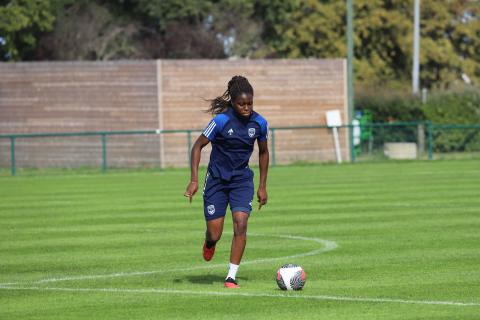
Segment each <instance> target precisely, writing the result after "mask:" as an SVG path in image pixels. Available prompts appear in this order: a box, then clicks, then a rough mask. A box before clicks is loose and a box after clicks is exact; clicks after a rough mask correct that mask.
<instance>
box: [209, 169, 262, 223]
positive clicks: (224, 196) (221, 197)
mask: <svg viewBox="0 0 480 320" xmlns="http://www.w3.org/2000/svg"><path fill="white" fill-rule="evenodd" d="M252 200H253V171H251V170H249V174H248V175H245V176H241V177H233V178H232V180H231V181H225V180H222V179H220V178H214V177H212V176H211V174H210V173H207V175H206V176H205V184H204V187H203V213H204V215H205V220H207V221H208V220H213V219H217V218H221V217H224V216H225V214H226V213H227V205H230V211H231V212H232V213H233V212H237V211H243V212H246V213H248V214H250V212H251V211H252Z"/></svg>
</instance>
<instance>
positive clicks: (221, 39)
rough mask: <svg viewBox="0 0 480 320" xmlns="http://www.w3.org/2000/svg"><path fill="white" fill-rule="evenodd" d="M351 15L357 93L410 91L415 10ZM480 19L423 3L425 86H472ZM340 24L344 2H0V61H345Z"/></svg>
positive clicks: (388, 6) (473, 5) (373, 8)
mask: <svg viewBox="0 0 480 320" xmlns="http://www.w3.org/2000/svg"><path fill="white" fill-rule="evenodd" d="M354 10H355V19H354V24H355V36H354V37H355V39H354V40H355V62H354V63H355V75H356V81H357V84H360V85H368V86H373V87H379V86H385V85H388V86H389V87H396V88H403V89H405V88H407V87H408V84H409V79H410V73H411V65H412V35H413V0H406V1H391V0H355V1H354ZM479 13H480V6H479V5H478V1H469V0H447V1H445V0H422V1H421V37H422V41H421V83H422V86H424V87H427V88H441V89H444V88H451V87H454V86H456V85H458V84H462V83H463V82H464V80H462V77H463V79H465V77H468V79H470V81H471V82H473V83H475V84H478V83H479V80H480V53H479V52H480V19H479ZM345 15H346V5H345V1H343V0H110V1H106V0H105V1H101V0H78V1H73V0H28V1H27V0H10V1H7V0H0V59H2V60H112V59H156V58H180V59H181V58H210V59H211V58H229V57H250V58H308V57H315V58H331V57H345V55H346V41H345V30H346V27H345V25H346V17H345ZM467 81H468V80H467Z"/></svg>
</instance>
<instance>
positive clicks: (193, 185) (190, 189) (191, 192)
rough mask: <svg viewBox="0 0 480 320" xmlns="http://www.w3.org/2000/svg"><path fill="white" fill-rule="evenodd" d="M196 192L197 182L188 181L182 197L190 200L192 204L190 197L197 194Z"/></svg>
mask: <svg viewBox="0 0 480 320" xmlns="http://www.w3.org/2000/svg"><path fill="white" fill-rule="evenodd" d="M197 190H198V181H190V183H189V184H188V186H187V190H185V193H184V194H183V195H184V196H185V197H187V198H188V199H189V200H190V203H192V197H193V195H194V194H195V193H196V192H197Z"/></svg>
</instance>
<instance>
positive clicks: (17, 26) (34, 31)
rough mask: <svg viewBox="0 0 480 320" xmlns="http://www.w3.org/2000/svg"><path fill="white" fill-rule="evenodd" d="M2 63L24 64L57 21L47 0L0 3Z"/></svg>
mask: <svg viewBox="0 0 480 320" xmlns="http://www.w3.org/2000/svg"><path fill="white" fill-rule="evenodd" d="M0 5H1V7H0V60H23V59H25V58H28V56H29V54H31V53H32V52H33V51H34V50H35V49H36V46H37V39H38V36H39V35H40V34H41V33H42V32H45V31H48V30H51V29H52V26H53V22H54V20H55V18H54V16H53V13H52V7H51V3H50V1H48V0H11V1H0Z"/></svg>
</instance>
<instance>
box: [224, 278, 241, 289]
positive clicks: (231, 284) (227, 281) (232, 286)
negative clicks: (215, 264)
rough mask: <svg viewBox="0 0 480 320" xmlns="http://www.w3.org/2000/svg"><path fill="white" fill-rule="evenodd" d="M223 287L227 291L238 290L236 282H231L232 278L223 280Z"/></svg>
mask: <svg viewBox="0 0 480 320" xmlns="http://www.w3.org/2000/svg"><path fill="white" fill-rule="evenodd" d="M223 286H224V287H225V288H229V289H235V288H240V286H239V285H238V283H237V281H235V280H233V279H232V278H227V279H225V283H224V284H223Z"/></svg>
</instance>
